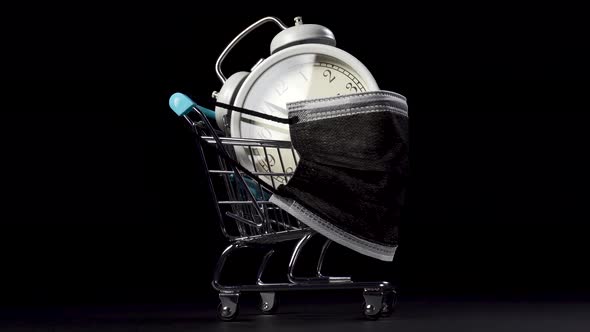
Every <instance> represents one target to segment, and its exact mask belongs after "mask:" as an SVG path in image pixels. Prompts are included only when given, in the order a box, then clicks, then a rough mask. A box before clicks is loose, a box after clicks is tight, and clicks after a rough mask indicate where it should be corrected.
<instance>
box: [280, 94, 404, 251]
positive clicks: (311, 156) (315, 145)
mask: <svg viewBox="0 0 590 332" xmlns="http://www.w3.org/2000/svg"><path fill="white" fill-rule="evenodd" d="M287 107H288V110H289V119H290V126H289V129H290V134H291V142H292V144H293V147H294V148H295V150H296V151H297V152H298V153H299V156H300V161H299V165H298V166H297V169H296V170H295V174H294V175H293V178H291V180H290V181H289V182H288V183H287V184H286V185H282V186H280V187H279V188H278V192H277V193H276V194H274V195H273V196H272V197H271V198H270V201H271V202H273V203H274V204H276V205H278V206H279V207H281V208H282V209H284V210H285V211H287V212H288V213H290V214H291V215H293V216H294V217H296V218H298V219H299V220H300V221H301V222H303V223H304V224H306V225H308V226H309V227H310V228H312V229H314V230H315V231H317V232H318V233H320V234H322V235H324V236H326V237H327V238H329V239H331V240H332V241H334V242H337V243H340V244H341V245H344V246H346V247H348V248H350V249H353V250H355V251H357V252H359V253H361V254H365V255H368V256H371V257H374V258H377V259H381V260H385V261H391V260H392V259H393V256H394V254H395V250H396V247H397V244H398V227H399V222H400V210H401V208H402V205H403V202H404V191H405V187H406V182H407V177H408V172H409V169H408V168H409V167H408V166H409V165H408V114H407V104H406V100H405V98H404V97H402V96H400V95H398V94H395V93H391V92H385V91H380V92H367V93H361V94H354V95H345V96H340V97H335V98H324V99H317V100H309V101H302V102H296V103H292V104H288V105H287Z"/></svg>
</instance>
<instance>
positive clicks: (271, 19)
mask: <svg viewBox="0 0 590 332" xmlns="http://www.w3.org/2000/svg"><path fill="white" fill-rule="evenodd" d="M269 22H272V23H275V24H276V25H278V26H279V27H280V28H281V29H282V30H285V29H287V26H286V25H285V24H284V23H283V22H282V21H281V20H279V19H278V18H276V17H272V16H268V17H265V18H262V19H260V20H258V21H256V22H254V23H252V25H250V26H249V27H247V28H246V29H244V31H242V32H240V34H238V35H237V36H236V37H235V38H234V39H233V40H232V41H231V42H230V43H229V44H228V45H227V46H226V47H225V49H224V50H223V52H221V54H220V55H219V58H217V62H215V72H216V73H217V77H219V80H220V81H221V83H225V81H226V77H225V75H223V72H222V71H221V64H222V63H223V60H225V58H226V57H227V55H228V54H229V52H230V51H231V50H232V49H233V48H234V46H236V44H237V43H239V42H240V40H242V38H244V37H245V36H246V35H248V34H249V33H250V32H252V31H254V30H256V28H258V27H259V26H261V25H263V24H265V23H269Z"/></svg>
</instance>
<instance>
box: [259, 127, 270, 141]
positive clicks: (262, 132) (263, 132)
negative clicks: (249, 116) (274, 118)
mask: <svg viewBox="0 0 590 332" xmlns="http://www.w3.org/2000/svg"><path fill="white" fill-rule="evenodd" d="M258 135H260V137H262V138H264V139H270V138H272V133H271V132H270V130H268V129H267V128H264V127H262V128H260V130H259V131H258Z"/></svg>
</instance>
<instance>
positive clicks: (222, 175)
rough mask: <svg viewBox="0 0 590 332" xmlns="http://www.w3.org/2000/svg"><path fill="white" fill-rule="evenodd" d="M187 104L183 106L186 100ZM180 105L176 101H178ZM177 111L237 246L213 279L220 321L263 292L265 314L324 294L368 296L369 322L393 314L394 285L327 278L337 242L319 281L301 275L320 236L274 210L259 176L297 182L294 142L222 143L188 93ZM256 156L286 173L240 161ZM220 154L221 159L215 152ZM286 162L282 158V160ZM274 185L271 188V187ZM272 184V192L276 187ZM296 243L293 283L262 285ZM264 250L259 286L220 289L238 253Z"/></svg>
mask: <svg viewBox="0 0 590 332" xmlns="http://www.w3.org/2000/svg"><path fill="white" fill-rule="evenodd" d="M179 98H180V99H179ZM173 99H174V100H173ZM170 105H171V107H172V108H173V110H174V111H175V112H176V113H177V114H178V115H180V116H182V117H183V118H184V119H185V120H186V121H187V122H188V124H189V125H190V127H191V128H192V130H193V131H194V133H195V134H196V136H197V138H198V139H197V143H198V144H197V147H198V151H199V154H200V155H201V157H202V160H204V161H205V169H206V171H207V172H208V175H209V176H208V185H209V189H210V191H211V195H213V198H214V200H215V202H216V203H217V204H216V206H215V208H216V213H217V216H218V219H219V222H220V226H221V231H222V233H223V235H224V236H225V237H227V238H228V239H229V240H230V242H231V243H230V245H229V246H228V247H227V248H226V249H225V250H224V251H223V253H222V254H221V256H220V257H219V261H218V263H217V267H216V269H215V273H214V276H213V282H212V285H213V288H215V290H217V291H219V299H220V304H219V306H218V308H217V315H218V317H219V318H220V319H221V320H224V321H230V320H233V319H235V318H236V317H237V315H238V312H239V310H238V309H239V307H238V300H239V297H240V294H241V293H244V292H256V293H259V294H260V298H261V305H260V309H261V311H262V313H264V314H269V313H275V312H276V310H277V305H278V302H277V295H276V293H277V292H282V291H289V290H320V289H323V290H325V289H363V290H364V293H363V296H364V303H363V313H364V315H365V317H367V318H368V319H377V318H379V317H382V316H389V315H391V314H392V312H393V309H394V304H395V290H394V289H393V287H392V286H391V284H390V283H388V282H385V281H382V282H355V281H352V280H351V278H350V277H329V276H324V275H323V274H322V272H321V271H322V264H323V261H324V257H325V255H326V251H327V250H328V248H329V246H330V243H331V241H330V240H329V239H325V242H324V244H323V246H321V249H320V250H321V251H320V253H319V258H318V261H317V265H315V270H314V271H313V272H314V276H313V277H298V276H296V275H295V274H294V270H295V266H297V262H298V259H299V257H300V253H301V251H302V249H303V248H304V247H305V245H306V244H307V243H308V242H309V240H310V239H311V238H312V237H314V236H321V235H318V234H317V233H316V232H314V231H313V230H311V229H310V228H308V227H307V226H305V225H304V224H302V223H301V222H299V221H298V220H297V219H296V218H294V217H292V216H291V215H289V214H288V213H287V212H285V211H284V210H282V209H280V208H279V207H277V206H276V205H274V204H272V203H270V202H269V201H268V198H269V197H270V195H271V192H270V191H269V190H268V189H266V188H265V185H264V183H260V181H255V180H254V179H253V177H254V176H258V177H263V178H265V179H267V182H269V184H268V185H271V186H272V187H273V188H275V189H276V187H277V186H278V184H279V183H285V182H286V181H288V179H289V178H290V177H291V176H292V175H293V172H292V169H290V168H287V167H285V165H283V160H284V159H287V156H288V158H291V160H294V161H295V163H297V161H298V158H297V154H296V151H295V150H294V149H293V147H292V146H291V142H289V141H275V140H262V139H246V138H232V137H222V133H221V132H220V131H218V130H216V129H214V128H213V127H212V126H211V123H210V122H209V119H208V118H207V117H208V116H209V117H214V113H213V111H211V110H208V109H206V108H204V107H201V106H198V105H196V104H195V103H194V102H192V101H191V100H190V99H189V98H188V97H186V96H184V95H182V94H179V93H177V94H174V95H173V96H172V97H171V101H170ZM237 149H242V150H244V149H245V150H246V151H249V153H250V155H251V156H253V155H257V156H258V158H260V159H262V160H266V161H269V159H270V156H272V158H273V159H274V160H277V159H278V161H277V165H280V166H281V167H279V171H277V170H276V167H275V169H271V168H264V167H261V166H260V164H258V165H257V163H255V162H254V158H252V159H251V163H252V164H251V165H247V166H248V167H244V165H240V164H239V163H237V162H236V161H235V160H236V156H235V153H236V150H237ZM210 152H214V153H210ZM277 156H278V158H276V157H277ZM269 180H270V181H269ZM268 185H266V187H268ZM286 241H292V242H294V241H296V245H295V246H294V248H293V251H292V254H291V256H290V261H289V264H288V270H287V271H285V272H286V274H287V280H288V282H281V283H266V282H264V281H262V278H263V275H264V274H265V270H266V267H267V263H268V261H269V259H270V258H271V256H272V255H273V253H274V252H275V249H276V246H277V245H278V244H279V243H281V242H286ZM253 247H255V248H262V249H265V250H266V251H265V252H266V254H265V255H264V256H263V259H262V263H261V264H260V267H259V268H258V273H257V275H256V278H255V279H254V278H253V280H256V282H255V283H252V284H237V285H225V284H222V283H221V282H220V277H221V274H222V271H223V270H224V266H225V263H226V261H227V259H228V257H230V256H231V255H232V254H234V253H235V252H237V251H239V250H241V249H243V248H253Z"/></svg>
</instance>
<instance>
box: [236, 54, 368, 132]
mask: <svg viewBox="0 0 590 332" xmlns="http://www.w3.org/2000/svg"><path fill="white" fill-rule="evenodd" d="M364 91H366V82H365V80H364V79H363V78H362V77H361V76H360V75H359V74H358V73H357V72H356V71H355V70H354V69H352V68H350V66H349V65H347V64H345V63H343V62H342V61H340V60H338V59H336V58H333V57H329V56H325V55H316V54H301V55H296V56H293V57H290V58H288V59H286V60H284V61H282V62H279V63H277V64H276V65H274V66H272V67H271V68H269V69H268V70H267V71H265V72H264V73H263V74H262V75H260V77H259V78H258V79H257V80H256V81H255V82H254V84H252V86H251V88H250V90H249V92H248V95H247V96H246V99H245V102H244V106H243V107H245V108H247V109H251V110H255V111H258V112H261V113H266V114H270V115H274V116H277V117H281V118H286V117H287V103H289V102H294V101H301V100H306V99H315V98H322V97H332V96H338V95H343V94H349V93H357V92H364ZM240 120H241V121H240V124H239V136H240V137H244V138H262V139H272V140H289V138H290V137H289V127H288V125H285V124H278V123H276V122H273V121H269V120H263V119H260V118H257V117H254V116H248V115H242V116H241V119H240ZM235 134H238V133H235ZM232 136H235V135H234V133H232Z"/></svg>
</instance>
